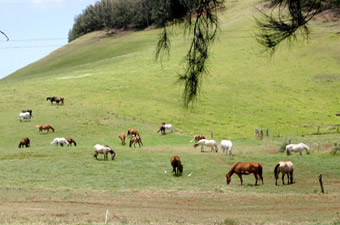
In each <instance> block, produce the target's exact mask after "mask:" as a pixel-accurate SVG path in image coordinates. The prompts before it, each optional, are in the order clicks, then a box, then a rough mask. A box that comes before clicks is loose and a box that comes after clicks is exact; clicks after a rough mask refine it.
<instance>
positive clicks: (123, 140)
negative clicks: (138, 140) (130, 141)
mask: <svg viewBox="0 0 340 225" xmlns="http://www.w3.org/2000/svg"><path fill="white" fill-rule="evenodd" d="M118 138H119V139H120V140H121V142H122V145H125V138H126V136H125V134H124V133H121V134H120V135H119V136H118Z"/></svg>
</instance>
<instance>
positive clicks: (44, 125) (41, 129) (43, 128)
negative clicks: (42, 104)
mask: <svg viewBox="0 0 340 225" xmlns="http://www.w3.org/2000/svg"><path fill="white" fill-rule="evenodd" d="M35 127H37V128H39V133H40V132H42V131H43V130H47V132H50V129H51V130H52V131H53V132H54V128H53V127H52V126H51V125H49V124H43V125H37V126H35Z"/></svg>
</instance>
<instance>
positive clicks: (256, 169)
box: [226, 162, 263, 185]
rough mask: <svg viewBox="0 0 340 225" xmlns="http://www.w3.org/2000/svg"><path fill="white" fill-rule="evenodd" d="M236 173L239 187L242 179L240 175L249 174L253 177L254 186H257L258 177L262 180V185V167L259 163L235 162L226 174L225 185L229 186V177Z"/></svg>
mask: <svg viewBox="0 0 340 225" xmlns="http://www.w3.org/2000/svg"><path fill="white" fill-rule="evenodd" d="M234 173H236V174H237V175H238V176H239V178H240V180H241V185H243V179H242V175H249V174H251V173H253V174H254V176H255V179H256V181H255V185H257V180H258V177H259V178H260V179H261V180H262V184H263V177H262V165H261V163H259V162H246V163H243V162H236V163H235V164H234V165H233V167H231V169H230V170H229V172H228V173H227V174H226V183H227V184H229V183H230V181H231V176H232V175H233V174H234Z"/></svg>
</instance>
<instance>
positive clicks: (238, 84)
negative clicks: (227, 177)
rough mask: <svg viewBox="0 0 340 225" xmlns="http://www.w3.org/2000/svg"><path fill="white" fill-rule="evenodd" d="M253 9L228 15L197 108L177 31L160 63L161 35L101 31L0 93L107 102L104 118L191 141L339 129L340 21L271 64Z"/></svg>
mask: <svg viewBox="0 0 340 225" xmlns="http://www.w3.org/2000/svg"><path fill="white" fill-rule="evenodd" d="M250 3H251V2H250ZM250 3H249V2H248V4H238V5H235V6H232V5H231V6H230V7H231V8H230V10H227V11H226V12H225V13H224V16H222V17H221V30H220V32H219V36H218V40H217V41H216V43H215V45H214V46H213V48H212V53H211V57H210V60H209V67H208V68H209V71H210V74H209V75H208V76H206V78H205V79H204V83H203V87H202V92H201V96H200V98H199V101H198V102H197V103H196V104H195V107H194V108H193V109H190V110H185V109H184V108H183V106H182V104H181V94H182V87H181V86H180V85H178V84H176V79H177V73H178V72H180V71H181V68H182V64H181V63H182V59H183V56H184V55H185V52H186V50H187V48H188V45H187V44H188V41H186V40H184V39H183V35H182V34H181V32H180V31H179V29H177V28H174V30H173V36H172V52H171V58H170V60H169V61H168V62H167V63H165V64H164V65H163V67H162V66H161V65H160V64H159V63H157V62H155V60H154V51H155V46H156V43H157V34H158V32H159V31H158V30H150V31H140V32H134V33H124V34H119V35H113V36H108V35H107V34H106V33H105V32H95V33H91V34H89V35H86V36H84V37H82V38H80V39H78V40H76V41H74V42H71V43H70V44H68V45H66V46H64V47H63V48H60V49H58V50H57V51H55V52H53V53H52V54H50V55H49V56H47V57H45V58H44V59H42V60H40V61H38V62H36V63H34V64H32V65H29V66H27V67H25V68H23V69H21V70H19V71H17V72H16V73H14V74H12V75H10V76H9V77H7V78H5V79H3V80H2V81H1V82H0V85H1V87H2V88H1V89H2V90H4V89H5V90H6V91H5V90H4V92H6V93H10V92H11V91H10V90H13V89H14V88H15V89H16V91H17V92H16V93H17V95H20V94H23V95H25V93H21V91H23V92H28V93H29V96H30V98H31V99H32V100H33V101H35V100H36V101H39V102H41V101H43V100H44V98H45V97H46V96H49V95H60V96H64V97H65V98H66V102H67V104H74V105H73V108H74V109H72V110H73V112H74V111H75V108H76V109H81V108H84V107H80V106H79V104H81V103H83V104H85V105H86V106H85V107H89V108H91V110H94V112H96V113H97V111H98V109H97V108H96V104H100V107H102V109H101V110H99V111H101V112H104V111H109V112H111V113H115V115H118V116H122V117H124V118H126V119H127V120H135V121H139V122H142V121H143V122H142V123H143V124H150V125H152V126H158V125H159V123H160V122H161V121H166V122H167V123H172V124H173V125H174V127H175V128H176V130H178V131H181V132H185V133H186V134H190V135H191V134H194V133H207V132H210V130H213V131H214V133H215V135H216V136H218V137H221V138H223V137H224V138H249V137H253V135H254V134H253V133H254V129H255V128H269V129H270V130H271V131H272V134H276V135H277V134H282V135H292V134H293V135H300V134H310V133H313V132H315V131H316V126H317V125H325V126H326V128H328V127H330V126H331V125H334V124H339V118H336V116H335V113H336V112H338V111H339V102H340V95H339V94H338V92H337V91H336V90H337V88H338V87H339V83H340V78H339V76H340V75H339V71H340V66H339V65H340V64H339V61H340V56H339V52H340V45H339V43H340V37H339V35H338V34H336V31H337V29H338V28H339V24H338V23H337V24H322V23H321V21H320V20H319V21H316V22H314V25H313V29H312V32H313V33H312V35H311V38H310V40H309V41H308V42H307V41H304V42H303V41H297V42H293V43H292V44H291V46H289V45H288V44H283V45H282V46H281V48H280V49H279V51H278V52H277V53H276V54H275V55H274V57H273V58H272V59H270V58H269V57H268V56H264V55H260V54H259V53H260V52H261V48H260V47H259V46H258V44H257V43H256V41H255V38H254V36H253V34H254V32H255V31H256V29H255V27H254V20H253V15H255V14H256V10H255V9H254V5H252V4H250ZM3 87H6V88H9V89H6V88H3ZM85 90H86V91H85ZM93 103H96V104H93ZM18 107H19V108H22V107H23V105H22V103H19V105H18ZM27 107H30V104H28V105H27ZM91 110H90V111H91ZM86 111H87V110H86ZM96 117H97V118H101V116H99V115H97V116H96ZM111 122H112V121H111ZM106 124H110V122H109V121H106ZM327 126H328V127H327ZM105 128H106V126H103V129H105Z"/></svg>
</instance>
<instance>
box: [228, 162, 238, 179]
mask: <svg viewBox="0 0 340 225" xmlns="http://www.w3.org/2000/svg"><path fill="white" fill-rule="evenodd" d="M239 163H240V162H236V163H235V164H234V165H233V166H232V167H231V169H230V170H229V172H228V173H227V175H228V176H230V175H231V174H232V173H233V172H234V169H235V167H236V166H237V165H238V164H239Z"/></svg>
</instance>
